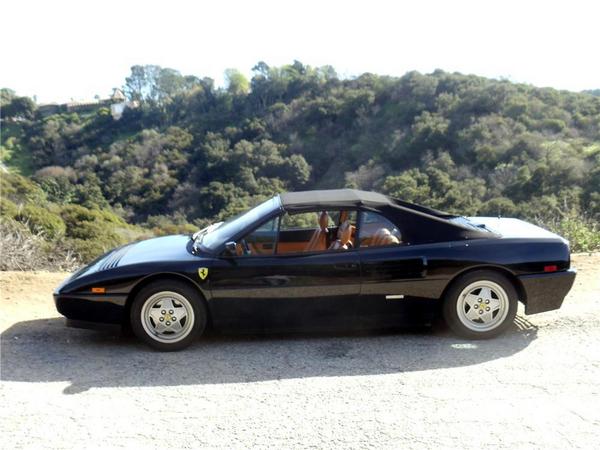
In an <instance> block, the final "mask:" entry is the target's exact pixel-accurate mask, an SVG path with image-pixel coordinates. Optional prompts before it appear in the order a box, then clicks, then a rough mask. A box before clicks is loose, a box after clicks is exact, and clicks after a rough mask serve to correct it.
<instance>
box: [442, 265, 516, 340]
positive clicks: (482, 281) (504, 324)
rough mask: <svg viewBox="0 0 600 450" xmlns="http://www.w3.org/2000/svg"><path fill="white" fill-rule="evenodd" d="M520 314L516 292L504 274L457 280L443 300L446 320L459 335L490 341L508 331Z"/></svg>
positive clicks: (473, 275) (474, 275) (480, 274)
mask: <svg viewBox="0 0 600 450" xmlns="http://www.w3.org/2000/svg"><path fill="white" fill-rule="evenodd" d="M516 313H517V291H516V290H515V288H514V286H513V285H512V283H511V282H510V281H509V280H508V279H507V278H506V277H505V276H504V275H502V274H500V273H497V272H494V271H490V270H478V271H475V272H470V273H468V274H465V275H463V276H462V277H460V278H458V279H457V280H456V281H455V282H454V283H453V284H452V286H451V287H450V289H448V291H447V293H446V296H445V299H444V319H445V321H446V323H447V324H448V326H449V327H450V328H451V329H452V330H453V331H454V332H455V333H456V334H458V335H460V336H462V337H465V338H469V339H488V338H491V337H494V336H497V335H499V334H500V333H502V332H503V331H505V330H506V329H507V328H508V327H509V326H510V324H511V323H512V322H513V320H514V318H515V315H516Z"/></svg>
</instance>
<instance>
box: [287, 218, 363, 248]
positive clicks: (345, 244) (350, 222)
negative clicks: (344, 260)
mask: <svg viewBox="0 0 600 450" xmlns="http://www.w3.org/2000/svg"><path fill="white" fill-rule="evenodd" d="M355 229H356V211H310V212H302V213H296V214H289V213H286V214H284V215H283V216H282V217H281V223H280V227H279V241H278V242H277V254H286V253H302V252H318V251H329V250H347V249H349V248H352V247H353V244H354V242H353V239H354V230H355Z"/></svg>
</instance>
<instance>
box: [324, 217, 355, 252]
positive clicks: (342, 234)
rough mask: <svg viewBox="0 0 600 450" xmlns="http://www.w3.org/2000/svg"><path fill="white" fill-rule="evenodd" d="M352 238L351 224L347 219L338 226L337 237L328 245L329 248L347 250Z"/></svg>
mask: <svg viewBox="0 0 600 450" xmlns="http://www.w3.org/2000/svg"><path fill="white" fill-rule="evenodd" d="M351 239H352V225H351V224H350V221H349V220H346V221H345V222H343V223H342V224H341V225H340V227H339V228H338V233H337V239H336V240H335V241H334V242H333V243H332V244H331V245H330V246H329V250H347V249H349V248H350V242H351Z"/></svg>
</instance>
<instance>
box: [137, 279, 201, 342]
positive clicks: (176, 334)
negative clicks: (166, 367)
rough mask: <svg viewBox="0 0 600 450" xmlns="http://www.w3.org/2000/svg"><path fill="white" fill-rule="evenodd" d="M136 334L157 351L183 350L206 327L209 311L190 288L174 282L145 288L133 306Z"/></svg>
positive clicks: (168, 281)
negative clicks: (207, 312) (207, 311)
mask: <svg viewBox="0 0 600 450" xmlns="http://www.w3.org/2000/svg"><path fill="white" fill-rule="evenodd" d="M131 326H132V329H133V331H134V333H135V334H136V335H137V336H138V337H139V338H140V339H142V340H143V341H145V342H146V343H148V344H149V345H150V346H152V347H154V348H156V349H158V350H167V351H168V350H180V349H182V348H184V347H187V346H188V345H189V344H190V343H191V342H192V341H193V340H194V339H195V338H197V337H198V336H199V335H200V334H201V333H202V331H204V328H205V326H206V309H205V307H204V302H203V301H202V299H201V298H200V295H199V294H198V292H197V291H196V290H195V289H194V288H193V287H191V286H189V285H187V284H185V283H181V282H177V281H171V280H164V281H155V282H153V283H150V284H148V285H147V286H145V287H144V288H143V289H142V290H141V291H140V292H139V293H138V295H137V296H136V298H135V300H134V302H133V304H132V307H131Z"/></svg>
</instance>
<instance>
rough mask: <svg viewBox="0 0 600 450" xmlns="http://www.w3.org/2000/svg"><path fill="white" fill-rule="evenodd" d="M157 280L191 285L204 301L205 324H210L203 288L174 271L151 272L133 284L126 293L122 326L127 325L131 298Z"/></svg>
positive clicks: (209, 312) (210, 316)
mask: <svg viewBox="0 0 600 450" xmlns="http://www.w3.org/2000/svg"><path fill="white" fill-rule="evenodd" d="M157 280H171V281H177V282H183V283H185V284H187V285H188V286H190V287H192V288H193V289H194V290H195V291H196V292H198V295H200V299H201V300H202V302H203V303H204V306H205V308H206V313H207V315H208V317H207V320H208V322H207V325H208V326H212V314H211V311H210V308H209V304H208V301H207V299H206V295H205V294H204V292H203V290H202V289H201V288H200V286H198V284H197V283H195V282H194V281H193V280H191V279H190V278H188V277H186V276H185V275H182V274H180V273H175V272H160V273H153V274H152V275H148V276H146V277H144V278H142V279H141V280H139V281H138V282H137V283H136V284H135V286H134V287H133V288H132V289H131V291H130V292H129V294H128V295H127V300H126V302H125V312H124V314H123V325H124V326H129V316H130V314H131V305H132V304H133V300H134V299H135V297H136V296H137V294H138V293H139V292H140V291H141V290H142V289H143V288H144V287H145V286H147V285H148V284H150V283H153V282H154V281H157Z"/></svg>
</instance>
